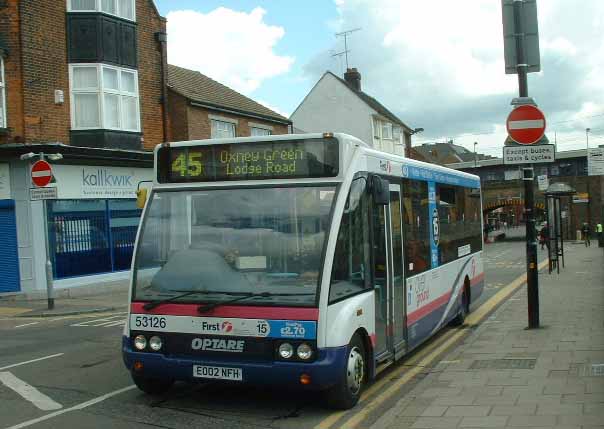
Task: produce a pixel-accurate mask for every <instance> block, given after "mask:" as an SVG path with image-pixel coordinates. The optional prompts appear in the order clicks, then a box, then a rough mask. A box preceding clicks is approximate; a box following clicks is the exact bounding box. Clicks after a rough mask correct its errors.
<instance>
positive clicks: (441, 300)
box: [407, 291, 451, 326]
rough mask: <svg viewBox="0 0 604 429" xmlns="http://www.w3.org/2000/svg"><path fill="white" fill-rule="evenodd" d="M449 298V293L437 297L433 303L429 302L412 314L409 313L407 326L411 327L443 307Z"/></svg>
mask: <svg viewBox="0 0 604 429" xmlns="http://www.w3.org/2000/svg"><path fill="white" fill-rule="evenodd" d="M450 296H451V291H449V292H447V293H445V294H444V295H441V296H439V297H438V298H436V299H435V300H434V301H431V302H429V303H428V304H426V305H424V306H423V307H421V308H418V309H417V310H415V311H414V312H413V313H409V314H408V315H407V326H409V325H413V324H414V323H415V322H417V321H418V320H419V319H421V318H423V317H425V316H427V315H428V314H430V313H432V312H433V311H434V310H436V309H437V308H439V307H442V306H443V305H445V304H446V303H447V302H449V297H450Z"/></svg>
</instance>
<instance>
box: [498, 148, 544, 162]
mask: <svg viewBox="0 0 604 429" xmlns="http://www.w3.org/2000/svg"><path fill="white" fill-rule="evenodd" d="M555 160H556V149H555V146H554V145H553V144H540V145H536V146H504V147H503V163H504V164H542V163H544V162H554V161H555Z"/></svg>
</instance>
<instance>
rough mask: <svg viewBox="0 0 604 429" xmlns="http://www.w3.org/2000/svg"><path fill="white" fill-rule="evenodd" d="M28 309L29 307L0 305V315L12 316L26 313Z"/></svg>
mask: <svg viewBox="0 0 604 429" xmlns="http://www.w3.org/2000/svg"><path fill="white" fill-rule="evenodd" d="M28 311H31V309H29V308H23V307H0V316H6V317H12V316H17V315H19V314H23V313H27V312H28Z"/></svg>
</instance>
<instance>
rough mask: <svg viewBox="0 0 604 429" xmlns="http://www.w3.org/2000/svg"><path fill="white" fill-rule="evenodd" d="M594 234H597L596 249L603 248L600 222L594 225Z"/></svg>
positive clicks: (603, 240) (603, 242) (603, 241)
mask: <svg viewBox="0 0 604 429" xmlns="http://www.w3.org/2000/svg"><path fill="white" fill-rule="evenodd" d="M596 232H597V233H598V247H604V237H603V236H602V222H601V221H600V222H598V224H597V225H596Z"/></svg>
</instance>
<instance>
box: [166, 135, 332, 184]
mask: <svg viewBox="0 0 604 429" xmlns="http://www.w3.org/2000/svg"><path fill="white" fill-rule="evenodd" d="M158 156H159V158H158V167H159V169H158V171H159V173H158V176H159V177H158V180H159V182H160V183H171V182H174V183H182V182H214V181H228V180H259V179H287V178H303V177H333V176H337V174H338V158H339V157H338V143H337V140H336V139H334V138H324V139H308V140H281V141H272V142H252V143H234V144H233V143H231V144H217V145H208V146H185V147H171V148H161V149H160V150H159V154H158Z"/></svg>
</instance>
